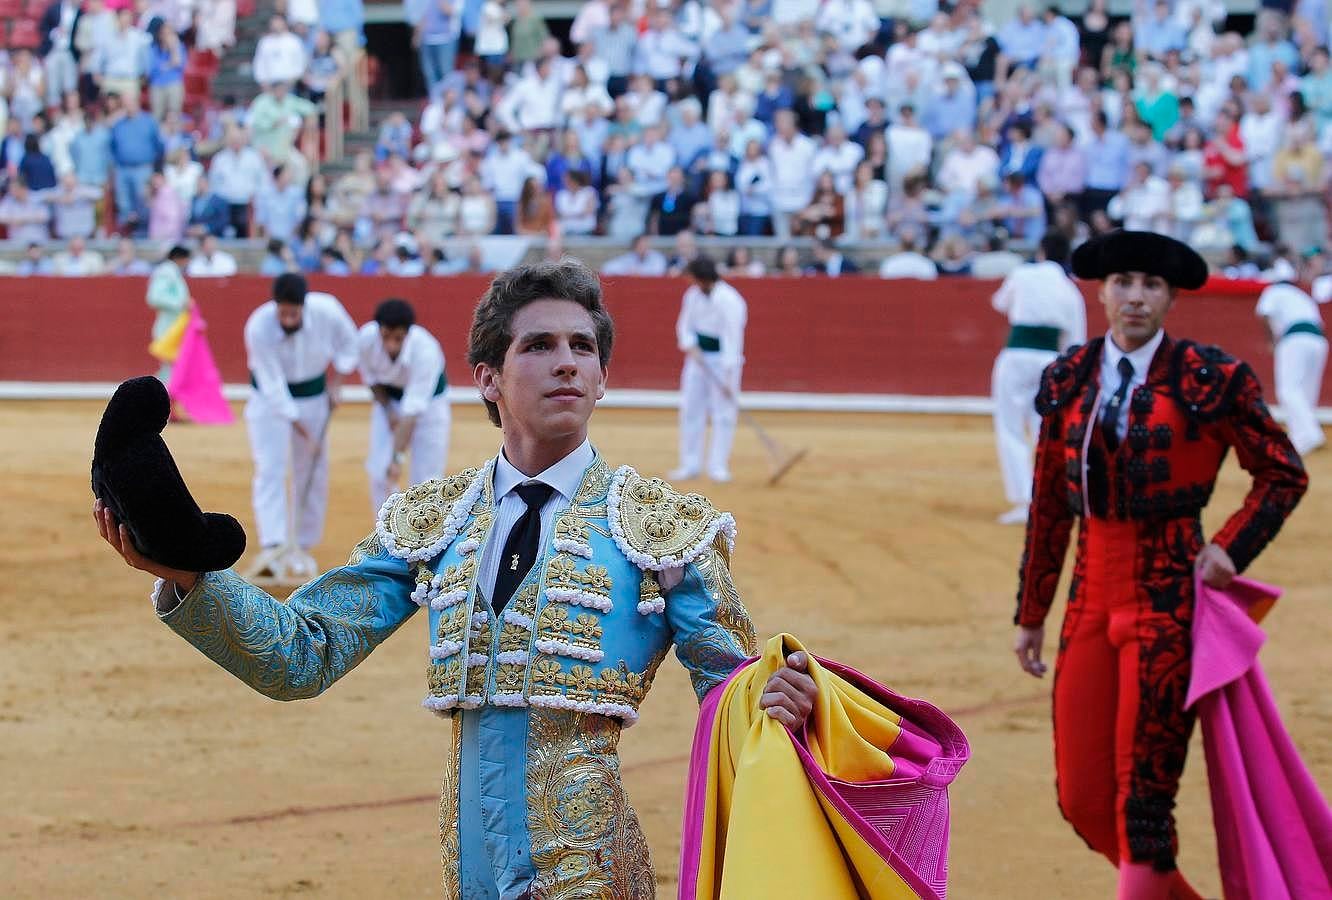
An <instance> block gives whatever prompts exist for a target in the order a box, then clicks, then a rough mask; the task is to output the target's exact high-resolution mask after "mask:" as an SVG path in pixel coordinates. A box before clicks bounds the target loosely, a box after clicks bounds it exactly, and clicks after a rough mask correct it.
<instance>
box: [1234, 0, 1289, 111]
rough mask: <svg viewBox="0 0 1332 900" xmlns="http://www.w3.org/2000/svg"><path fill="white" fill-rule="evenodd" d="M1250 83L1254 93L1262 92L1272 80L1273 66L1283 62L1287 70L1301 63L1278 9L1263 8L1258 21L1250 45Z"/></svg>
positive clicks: (1255, 21)
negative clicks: (1287, 37) (1277, 62)
mask: <svg viewBox="0 0 1332 900" xmlns="http://www.w3.org/2000/svg"><path fill="white" fill-rule="evenodd" d="M1248 58H1249V66H1248V71H1247V78H1246V80H1247V82H1248V86H1249V88H1250V90H1253V91H1256V92H1258V93H1262V92H1263V91H1265V90H1266V89H1267V87H1268V83H1269V82H1270V80H1271V78H1272V63H1273V62H1276V61H1278V60H1280V61H1281V62H1283V63H1285V65H1286V68H1287V69H1292V70H1293V69H1296V68H1298V67H1299V64H1300V55H1299V52H1298V51H1297V50H1296V49H1295V45H1294V44H1292V43H1291V42H1290V41H1289V40H1287V39H1286V26H1285V19H1284V17H1283V16H1282V15H1281V13H1280V12H1278V11H1277V10H1275V9H1270V8H1268V9H1262V10H1260V11H1259V13H1258V15H1257V17H1256V18H1255V20H1254V32H1253V36H1252V39H1251V40H1250V42H1249V52H1248Z"/></svg>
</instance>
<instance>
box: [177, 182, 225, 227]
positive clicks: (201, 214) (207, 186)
mask: <svg viewBox="0 0 1332 900" xmlns="http://www.w3.org/2000/svg"><path fill="white" fill-rule="evenodd" d="M230 224H231V206H230V204H228V203H227V201H225V200H223V199H222V198H221V197H219V196H218V195H217V194H216V193H215V192H214V191H213V189H212V184H211V182H210V181H209V179H208V177H207V176H206V175H200V176H199V180H198V181H197V182H195V192H194V198H193V199H192V200H190V203H189V219H188V221H187V222H186V225H185V233H186V234H187V235H189V236H190V237H192V238H195V239H199V238H202V237H203V236H204V235H206V234H211V235H212V236H213V237H222V236H223V235H224V234H226V230H227V228H228V227H229V226H230Z"/></svg>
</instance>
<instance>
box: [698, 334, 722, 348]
mask: <svg viewBox="0 0 1332 900" xmlns="http://www.w3.org/2000/svg"><path fill="white" fill-rule="evenodd" d="M694 336H695V337H697V338H698V349H700V350H702V351H703V352H704V353H720V352H721V338H718V337H713V336H712V335H710V334H704V333H703V332H701V331H696V332H694Z"/></svg>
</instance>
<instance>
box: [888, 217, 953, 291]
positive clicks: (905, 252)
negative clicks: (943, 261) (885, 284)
mask: <svg viewBox="0 0 1332 900" xmlns="http://www.w3.org/2000/svg"><path fill="white" fill-rule="evenodd" d="M920 239H921V238H920V235H919V234H918V233H917V232H916V229H915V227H914V226H910V225H905V226H903V227H902V228H900V229H899V230H898V232H897V244H898V251H897V252H896V253H894V254H893V255H892V256H889V257H888V258H887V259H885V260H884V261H883V262H881V263H879V277H880V278H916V279H919V280H920V281H934V280H935V279H937V278H938V277H939V267H938V266H936V265H935V264H934V260H932V259H930V258H929V257H928V256H925V255H924V254H922V253H919V252H917V249H916V248H917V246H918V243H919V241H920Z"/></svg>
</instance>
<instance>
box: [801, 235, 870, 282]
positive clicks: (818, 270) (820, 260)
mask: <svg viewBox="0 0 1332 900" xmlns="http://www.w3.org/2000/svg"><path fill="white" fill-rule="evenodd" d="M805 273H806V274H807V275H826V276H828V277H829V278H840V277H841V276H843V275H859V274H860V267H859V266H857V265H856V263H855V260H853V259H851V258H850V257H847V256H843V255H842V252H841V251H840V250H838V249H837V244H836V243H835V242H834V241H833V240H832V239H831V238H820V239H819V240H817V241H815V242H814V262H813V263H811V264H810V265H809V267H808V268H807V269H805Z"/></svg>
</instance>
